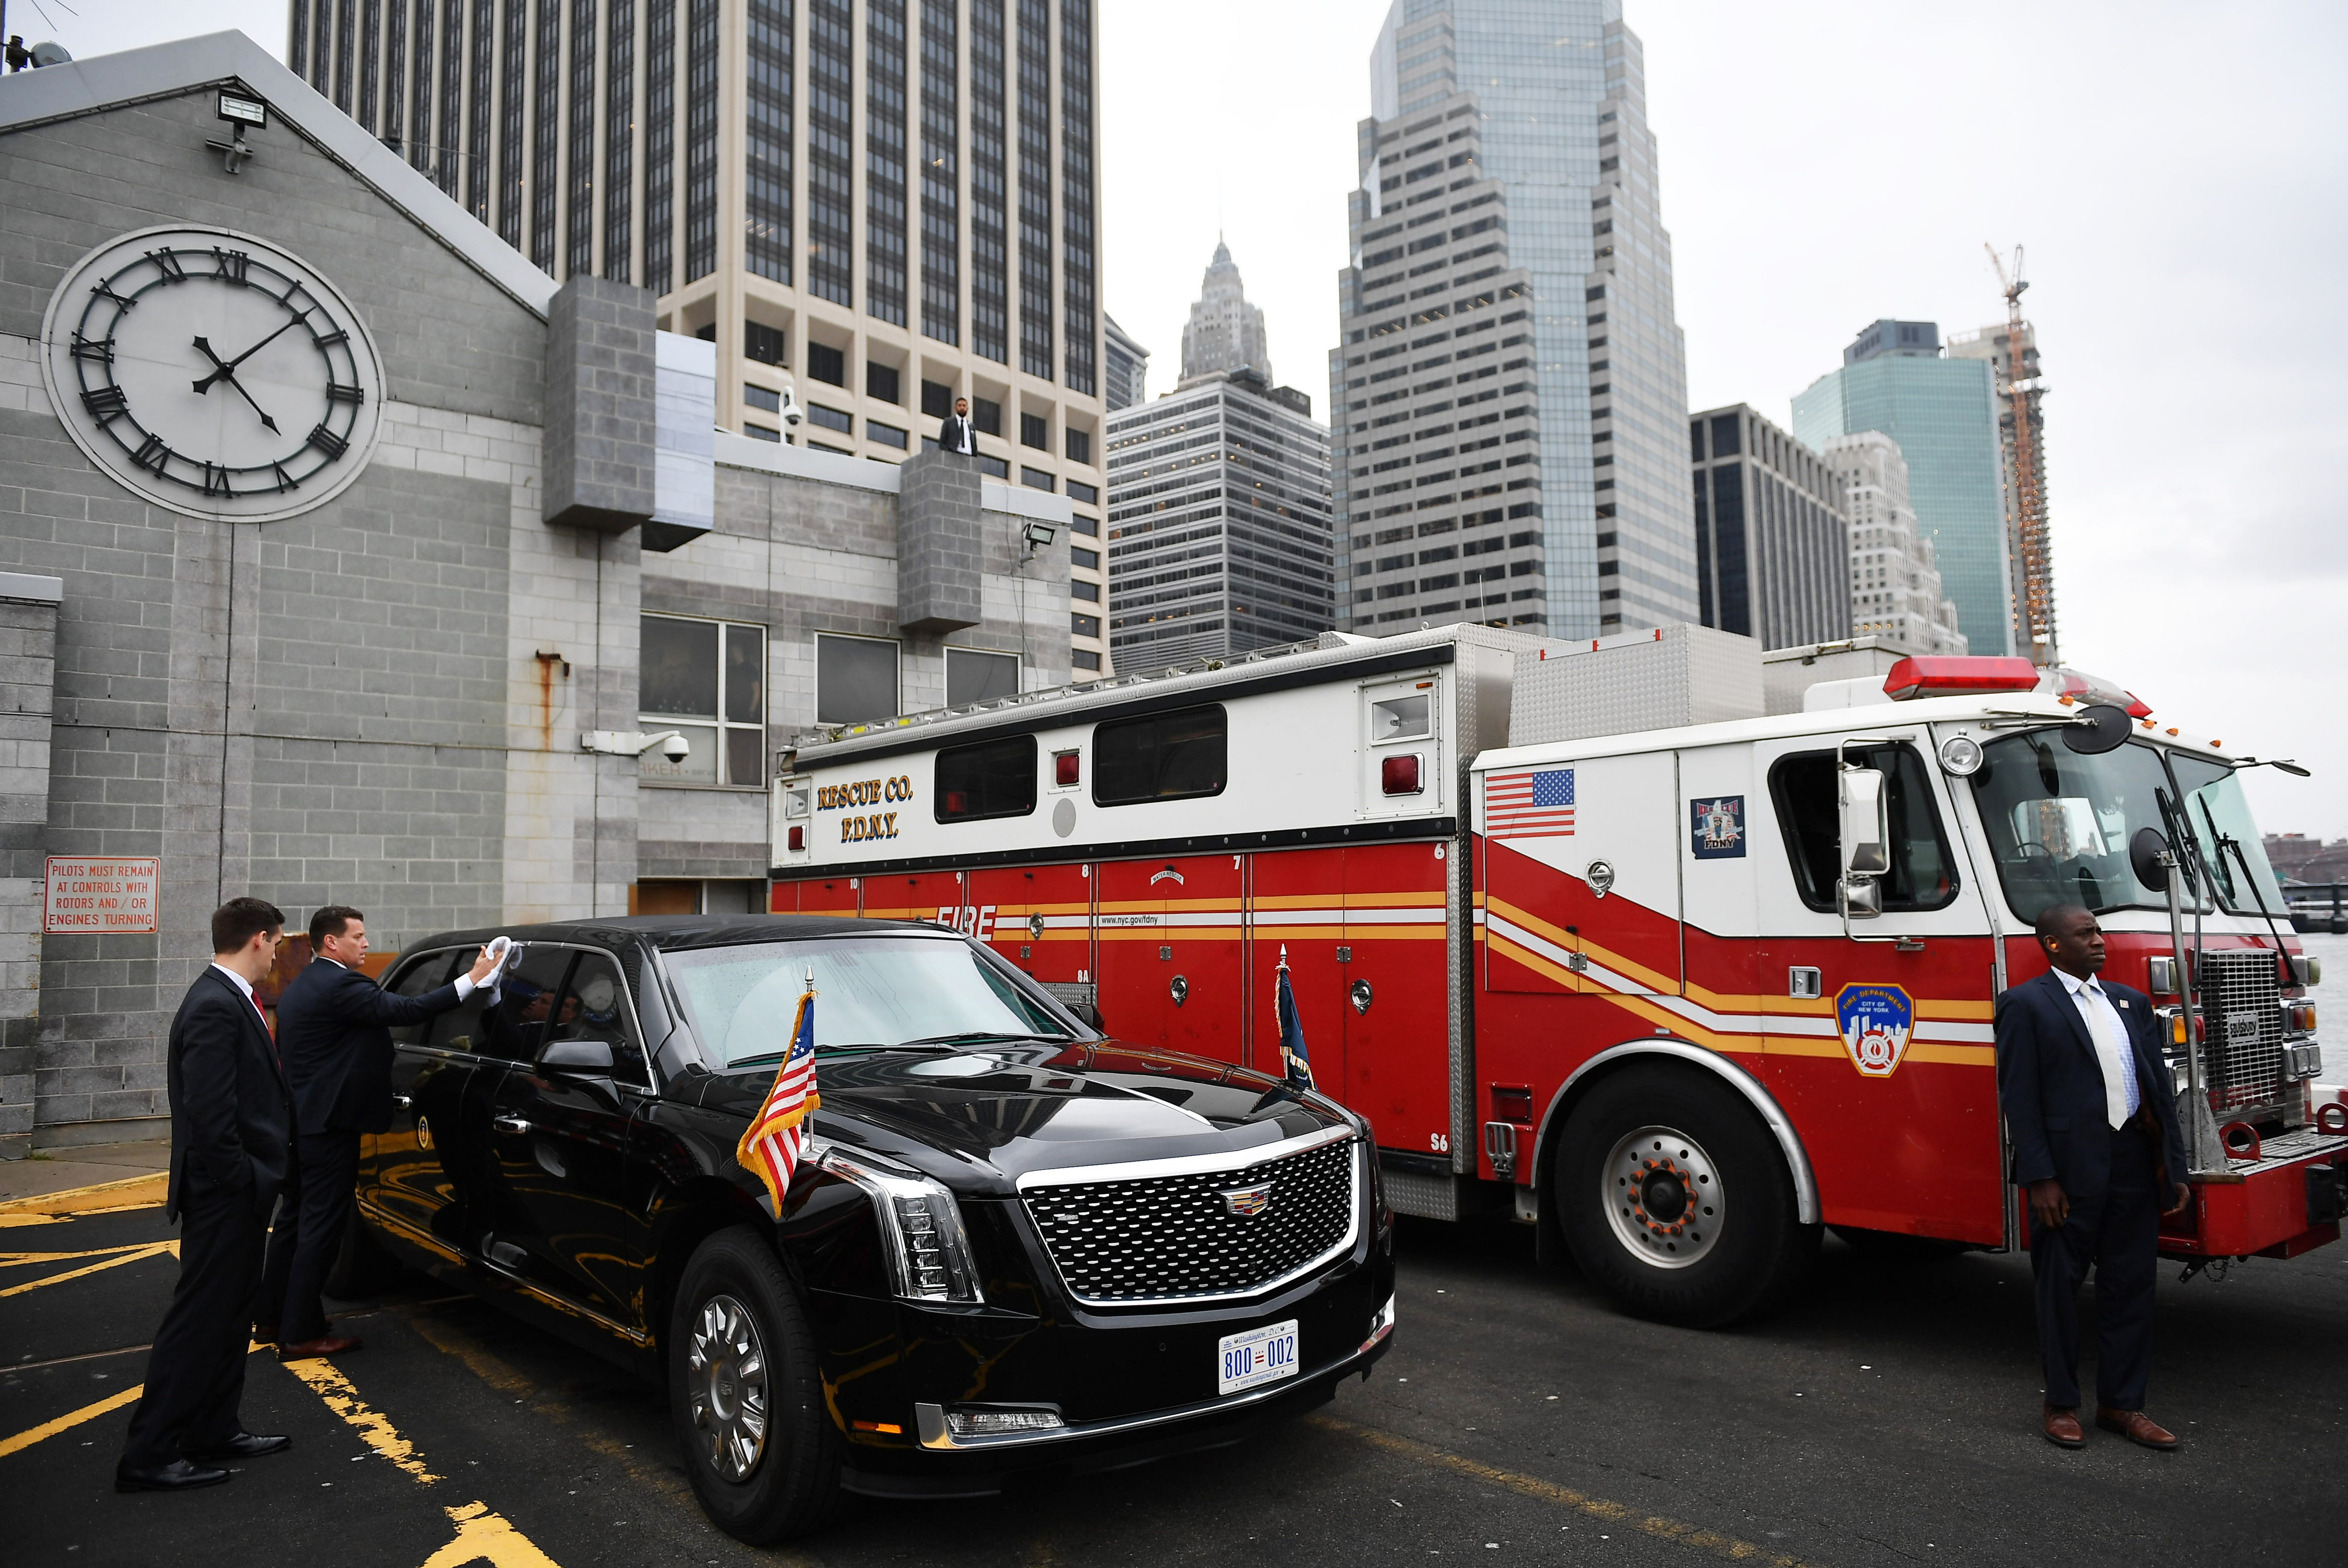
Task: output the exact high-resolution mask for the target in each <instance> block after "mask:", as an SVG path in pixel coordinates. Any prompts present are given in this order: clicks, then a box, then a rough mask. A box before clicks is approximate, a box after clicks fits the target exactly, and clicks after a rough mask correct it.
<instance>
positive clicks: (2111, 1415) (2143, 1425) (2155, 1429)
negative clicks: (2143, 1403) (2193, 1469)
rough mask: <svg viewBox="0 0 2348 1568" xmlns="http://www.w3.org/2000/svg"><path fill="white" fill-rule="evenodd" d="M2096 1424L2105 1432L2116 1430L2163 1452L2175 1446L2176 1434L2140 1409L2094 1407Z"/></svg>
mask: <svg viewBox="0 0 2348 1568" xmlns="http://www.w3.org/2000/svg"><path fill="white" fill-rule="evenodd" d="M2096 1425H2097V1426H2099V1427H2101V1428H2103V1429H2104V1430H2106V1431H2107V1432H2117V1433H2118V1434H2119V1435H2120V1436H2122V1437H2124V1438H2126V1439H2127V1440H2128V1441H2130V1442H2132V1443H2141V1444H2143V1445H2144V1446H2145V1447H2146V1448H2148V1449H2160V1450H2161V1451H2163V1452H2164V1453H2165V1452H2167V1451H2168V1450H2169V1449H2174V1448H2175V1447H2177V1434H2176V1433H2175V1432H2172V1431H2170V1430H2169V1429H2168V1428H2166V1427H2164V1426H2162V1425H2161V1424H2160V1423H2159V1422H2157V1421H2156V1420H2154V1419H2153V1418H2151V1417H2150V1416H2147V1415H2146V1414H2145V1413H2144V1412H2143V1411H2142V1410H2106V1409H2105V1408H2103V1407H2102V1406H2100V1405H2098V1406H2096Z"/></svg>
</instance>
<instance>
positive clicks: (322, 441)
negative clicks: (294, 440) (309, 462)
mask: <svg viewBox="0 0 2348 1568" xmlns="http://www.w3.org/2000/svg"><path fill="white" fill-rule="evenodd" d="M310 445H312V446H314V447H315V448H317V449H319V450H320V451H322V452H324V453H325V454H326V456H328V457H329V458H339V457H341V456H342V455H343V454H344V453H345V452H347V451H349V450H350V449H351V444H350V443H349V442H348V441H346V440H345V439H343V438H342V437H340V436H337V435H336V434H335V433H334V432H333V431H332V430H329V429H328V428H326V427H325V426H324V425H319V426H316V427H314V428H312V430H311V431H310Z"/></svg>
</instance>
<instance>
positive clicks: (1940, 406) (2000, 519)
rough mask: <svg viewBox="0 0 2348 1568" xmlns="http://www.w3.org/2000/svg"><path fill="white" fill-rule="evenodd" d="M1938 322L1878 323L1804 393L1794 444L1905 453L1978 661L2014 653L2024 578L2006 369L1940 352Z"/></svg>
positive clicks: (1920, 522)
mask: <svg viewBox="0 0 2348 1568" xmlns="http://www.w3.org/2000/svg"><path fill="white" fill-rule="evenodd" d="M1940 345H1941V339H1940V328H1939V327H1938V326H1937V325H1935V324H1934V323H1931V322H1929V321H1906V322H1903V321H1890V320H1885V321H1879V322H1875V323H1873V324H1871V325H1869V326H1868V327H1867V328H1866V329H1865V330H1864V331H1862V332H1861V333H1860V334H1859V336H1858V337H1857V338H1856V339H1855V340H1854V341H1853V342H1852V343H1851V345H1850V346H1849V347H1848V348H1846V349H1844V350H1843V363H1842V366H1841V367H1840V368H1839V369H1836V370H1831V371H1828V373H1827V374H1826V375H1824V376H1821V377H1818V380H1816V381H1814V382H1812V383H1811V384H1810V385H1809V386H1808V387H1806V388H1805V389H1803V390H1802V391H1801V392H1799V393H1797V394H1796V395H1795V397H1794V436H1795V438H1796V439H1797V440H1799V441H1800V442H1801V443H1802V444H1803V445H1805V446H1807V447H1809V448H1811V449H1814V450H1819V451H1823V450H1824V449H1825V447H1826V444H1827V443H1828V441H1829V440H1831V439H1833V438H1835V437H1837V436H1844V435H1850V434H1853V433H1855V432H1858V431H1861V430H1880V431H1881V432H1883V434H1885V435H1887V436H1889V437H1890V438H1892V439H1893V440H1894V441H1896V442H1898V443H1899V446H1900V451H1901V452H1902V453H1903V454H1904V455H1905V456H1906V459H1907V463H1908V472H1909V480H1910V495H1911V498H1912V500H1913V504H1914V507H1915V511H1916V523H1917V527H1918V529H1919V530H1920V531H1921V533H1922V535H1923V537H1924V538H1926V539H1928V540H1930V541H1931V543H1932V552H1933V556H1934V559H1935V560H1936V561H1937V562H1938V563H1939V566H1940V572H1941V582H1942V583H1943V585H1944V587H1945V590H1946V592H1947V593H1948V596H1949V597H1950V598H1951V599H1952V600H1954V601H1955V602H1956V606H1957V624H1958V626H1959V629H1961V630H1962V632H1963V633H1964V634H1965V638H1966V641H1967V642H1968V643H1969V644H1970V645H1972V651H1973V652H1974V653H1976V654H2011V653H2013V651H2014V647H2013V569H2012V565H2011V557H2010V555H2009V553H2008V551H2007V543H2006V518H2005V482H2004V459H2003V454H2002V451H2001V448H2000V441H1999V436H1998V414H1999V406H1998V405H1999V399H1998V397H1997V377H1996V372H1995V371H1994V370H1993V367H1992V366H1990V364H1989V362H1988V361H1986V360H1982V359H1965V358H1950V357H1946V356H1942V355H1941V346H1940Z"/></svg>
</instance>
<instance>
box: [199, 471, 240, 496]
mask: <svg viewBox="0 0 2348 1568" xmlns="http://www.w3.org/2000/svg"><path fill="white" fill-rule="evenodd" d="M204 493H205V494H206V495H218V496H232V495H234V494H236V491H234V490H231V489H229V485H228V470H227V469H224V468H221V466H220V465H219V464H218V463H206V464H205V465H204Z"/></svg>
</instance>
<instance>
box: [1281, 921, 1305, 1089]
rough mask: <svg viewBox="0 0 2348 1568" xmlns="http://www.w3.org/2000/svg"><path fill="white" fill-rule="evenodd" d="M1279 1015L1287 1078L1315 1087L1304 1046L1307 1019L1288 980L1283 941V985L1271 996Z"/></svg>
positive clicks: (1293, 1082)
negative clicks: (1305, 1019)
mask: <svg viewBox="0 0 2348 1568" xmlns="http://www.w3.org/2000/svg"><path fill="white" fill-rule="evenodd" d="M1272 1008H1273V1011H1274V1012H1276V1013H1277V1014H1278V1015H1279V1016H1280V1059H1281V1063H1282V1066H1283V1067H1285V1068H1287V1071H1288V1081H1289V1082H1290V1083H1291V1084H1292V1085H1294V1086H1295V1087H1296V1088H1312V1087H1313V1062H1312V1059H1311V1057H1310V1056H1309V1055H1308V1054H1307V1052H1306V1050H1305V1048H1304V1023H1303V1019H1301V1018H1299V1017H1298V1016H1296V993H1295V991H1294V990H1292V988H1291V987H1290V986H1289V984H1288V944H1286V943H1284V942H1283V943H1282V944H1280V986H1279V989H1278V990H1277V991H1276V992H1275V993H1274V994H1273V996H1272Z"/></svg>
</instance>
